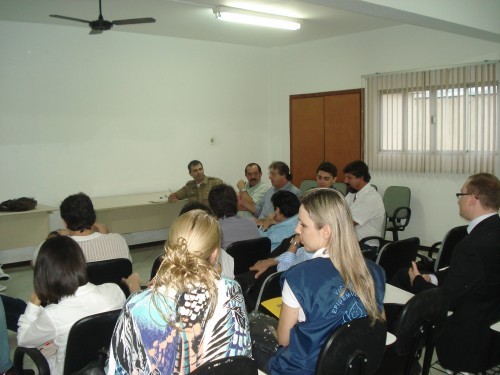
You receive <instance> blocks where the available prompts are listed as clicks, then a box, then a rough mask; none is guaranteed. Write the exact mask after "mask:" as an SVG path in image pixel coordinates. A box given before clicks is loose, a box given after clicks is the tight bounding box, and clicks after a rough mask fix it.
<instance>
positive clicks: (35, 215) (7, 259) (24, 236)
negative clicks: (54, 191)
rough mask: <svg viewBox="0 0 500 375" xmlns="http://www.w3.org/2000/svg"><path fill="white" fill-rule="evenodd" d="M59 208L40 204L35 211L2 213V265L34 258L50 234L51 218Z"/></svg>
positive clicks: (0, 248) (0, 244) (0, 261)
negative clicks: (36, 248) (36, 247)
mask: <svg viewBox="0 0 500 375" xmlns="http://www.w3.org/2000/svg"><path fill="white" fill-rule="evenodd" d="M54 210H57V207H52V206H46V205H43V204H38V205H37V206H36V208H35V209H34V210H29V211H23V212H0V264H1V263H3V264H7V263H15V262H23V261H26V260H30V259H31V257H32V256H33V251H34V248H35V246H38V245H39V244H40V243H41V242H42V241H43V240H45V238H47V234H48V233H49V232H50V217H49V215H50V214H51V213H52V211H54Z"/></svg>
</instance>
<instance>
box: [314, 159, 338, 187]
mask: <svg viewBox="0 0 500 375" xmlns="http://www.w3.org/2000/svg"><path fill="white" fill-rule="evenodd" d="M335 181H337V167H336V166H335V165H333V164H332V163H330V162H328V161H325V162H323V163H321V164H320V165H319V166H318V168H317V169H316V182H317V183H318V187H319V188H333V184H334V183H335Z"/></svg>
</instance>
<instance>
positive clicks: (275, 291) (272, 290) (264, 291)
mask: <svg viewBox="0 0 500 375" xmlns="http://www.w3.org/2000/svg"><path fill="white" fill-rule="evenodd" d="M282 273H283V271H282V272H275V273H273V274H271V275H269V276H268V277H267V278H266V279H265V280H264V283H263V284H262V286H261V288H260V292H259V296H258V297H257V303H256V305H255V310H259V311H262V312H267V311H265V310H262V309H263V308H262V307H260V303H261V302H262V301H267V300H268V299H271V298H275V297H281V285H280V278H281V274H282Z"/></svg>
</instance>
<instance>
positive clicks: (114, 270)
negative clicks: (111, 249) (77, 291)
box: [87, 258, 132, 296]
mask: <svg viewBox="0 0 500 375" xmlns="http://www.w3.org/2000/svg"><path fill="white" fill-rule="evenodd" d="M131 274H132V262H131V261H130V260H129V259H125V258H118V259H108V260H101V261H99V262H90V263H87V275H88V277H89V281H90V282H91V283H92V284H95V285H101V284H105V283H115V284H117V285H118V286H119V287H120V288H122V290H123V292H124V293H125V295H127V296H128V295H129V294H130V292H129V290H128V288H127V287H126V286H125V285H124V284H123V283H122V282H121V280H122V278H127V277H129V276H130V275H131Z"/></svg>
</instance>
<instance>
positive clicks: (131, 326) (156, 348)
mask: <svg viewBox="0 0 500 375" xmlns="http://www.w3.org/2000/svg"><path fill="white" fill-rule="evenodd" d="M217 290H218V298H217V305H216V307H215V311H214V313H213V315H212V317H211V318H210V319H208V320H207V319H206V314H207V313H208V311H207V310H208V300H207V292H206V290H205V289H204V288H203V287H197V288H193V289H192V290H191V291H190V292H189V293H176V292H175V291H172V290H168V291H167V290H166V289H165V288H163V289H159V290H158V291H156V292H153V291H152V290H151V289H148V290H145V291H143V292H141V293H138V294H136V295H134V296H132V297H131V298H130V299H129V300H128V302H127V304H126V305H125V307H124V309H123V311H122V314H121V316H120V318H119V319H118V323H117V325H116V327H115V331H114V333H113V337H112V340H111V348H110V357H109V364H108V374H162V375H166V374H189V373H190V372H191V371H193V370H194V369H196V368H197V367H198V366H201V365H202V364H203V363H205V362H209V361H212V360H216V359H219V358H224V357H231V356H236V355H244V356H248V357H250V356H251V340H250V334H249V323H248V317H247V313H246V310H245V302H244V300H243V295H242V293H241V289H240V286H239V285H238V283H236V282H235V281H234V280H229V279H224V278H223V279H221V280H219V281H217ZM165 296H167V297H165ZM177 307H178V310H179V313H180V317H176V313H175V311H176V310H177ZM169 322H170V323H169ZM172 323H174V324H172Z"/></svg>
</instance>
